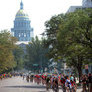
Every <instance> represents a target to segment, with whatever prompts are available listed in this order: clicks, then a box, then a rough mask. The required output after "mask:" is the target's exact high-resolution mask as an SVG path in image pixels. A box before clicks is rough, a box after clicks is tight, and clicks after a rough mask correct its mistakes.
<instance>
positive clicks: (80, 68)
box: [77, 56, 83, 83]
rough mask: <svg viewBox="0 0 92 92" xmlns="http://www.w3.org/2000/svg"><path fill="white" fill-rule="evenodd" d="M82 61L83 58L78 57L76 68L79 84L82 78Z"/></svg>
mask: <svg viewBox="0 0 92 92" xmlns="http://www.w3.org/2000/svg"><path fill="white" fill-rule="evenodd" d="M82 60H83V58H82V57H80V56H78V66H77V69H78V74H79V83H80V82H81V77H82V64H83V63H82Z"/></svg>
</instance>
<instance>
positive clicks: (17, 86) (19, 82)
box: [0, 77, 81, 92]
mask: <svg viewBox="0 0 92 92" xmlns="http://www.w3.org/2000/svg"><path fill="white" fill-rule="evenodd" d="M0 92H46V88H45V86H44V85H41V84H40V85H37V84H35V83H31V82H29V83H28V82H26V80H23V79H22V78H21V77H13V78H8V79H4V80H0ZM49 92H52V90H49ZM59 92H62V90H61V89H60V90H59ZM77 92H81V89H78V90H77Z"/></svg>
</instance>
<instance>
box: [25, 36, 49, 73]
mask: <svg viewBox="0 0 92 92" xmlns="http://www.w3.org/2000/svg"><path fill="white" fill-rule="evenodd" d="M43 40H44V39H43ZM43 40H39V39H38V37H37V36H36V38H35V39H32V42H31V43H29V45H28V46H27V55H26V56H25V57H26V61H25V66H26V68H27V69H29V70H32V71H35V70H38V71H39V70H43V71H44V69H45V67H48V62H49V61H48V58H46V53H47V52H48V49H45V48H44V47H43Z"/></svg>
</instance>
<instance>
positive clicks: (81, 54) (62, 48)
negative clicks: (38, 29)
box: [44, 9, 92, 78]
mask: <svg viewBox="0 0 92 92" xmlns="http://www.w3.org/2000/svg"><path fill="white" fill-rule="evenodd" d="M57 19H59V20H57ZM52 20H54V21H52ZM91 22H92V10H90V9H88V10H77V11H75V12H73V13H68V14H65V15H62V14H59V15H57V16H55V18H53V17H52V18H51V19H50V20H49V21H48V22H47V24H46V32H45V33H44V34H45V35H46V36H47V42H46V45H47V46H51V47H50V49H51V50H50V52H49V53H50V54H49V56H50V55H51V57H50V58H57V61H58V60H59V59H61V60H66V63H67V65H68V66H73V67H74V68H76V69H77V70H78V73H79V78H80V77H81V75H82V67H83V65H84V64H86V63H87V64H88V63H90V61H91V60H92V47H91V46H92V41H91V40H92V23H91ZM53 30H54V31H53ZM48 42H49V44H48ZM53 43H54V44H53Z"/></svg>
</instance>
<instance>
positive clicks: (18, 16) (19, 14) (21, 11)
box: [15, 2, 29, 20]
mask: <svg viewBox="0 0 92 92" xmlns="http://www.w3.org/2000/svg"><path fill="white" fill-rule="evenodd" d="M15 19H22V20H25V19H29V16H28V14H27V13H26V11H25V10H24V9H23V3H22V2H21V3H20V9H19V10H18V12H17V13H16V16H15Z"/></svg>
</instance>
